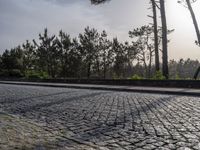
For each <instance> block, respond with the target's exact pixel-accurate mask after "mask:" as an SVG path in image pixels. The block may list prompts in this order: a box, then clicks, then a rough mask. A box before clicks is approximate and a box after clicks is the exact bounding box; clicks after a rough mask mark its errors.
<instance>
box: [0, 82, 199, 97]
mask: <svg viewBox="0 0 200 150" xmlns="http://www.w3.org/2000/svg"><path fill="white" fill-rule="evenodd" d="M0 84H11V85H27V86H43V87H57V88H73V89H90V90H106V91H119V92H138V93H152V94H170V95H186V96H200V89H196V90H195V89H189V88H188V89H186V88H159V87H157V88H155V87H134V86H112V85H110V86H109V85H85V84H60V83H39V82H35V83H34V82H10V81H0Z"/></svg>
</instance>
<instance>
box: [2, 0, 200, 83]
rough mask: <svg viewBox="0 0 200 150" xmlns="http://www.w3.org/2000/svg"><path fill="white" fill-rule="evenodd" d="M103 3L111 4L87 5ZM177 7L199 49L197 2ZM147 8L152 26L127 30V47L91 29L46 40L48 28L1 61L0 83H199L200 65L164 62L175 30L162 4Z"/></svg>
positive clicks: (161, 0)
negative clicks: (7, 79)
mask: <svg viewBox="0 0 200 150" xmlns="http://www.w3.org/2000/svg"><path fill="white" fill-rule="evenodd" d="M106 1H109V0H91V3H92V4H95V5H98V4H101V3H104V2H106ZM178 2H179V3H180V4H184V6H185V7H187V8H188V9H189V11H190V13H191V16H192V20H193V23H194V27H195V30H196V33H197V37H198V38H197V39H198V40H197V41H196V44H197V45H198V46H199V39H200V37H199V29H198V24H197V21H196V18H195V14H194V12H193V9H192V5H191V4H192V3H194V2H196V0H192V1H190V0H181V1H178ZM150 6H151V8H152V15H148V17H150V18H152V23H151V24H150V25H143V26H141V27H139V28H135V29H132V30H130V31H129V32H128V34H129V37H130V41H129V42H128V41H124V42H121V41H119V40H118V38H117V37H116V38H113V39H110V38H109V37H108V35H107V33H106V31H101V32H99V31H97V30H96V29H95V28H90V27H89V26H88V27H86V28H85V29H84V32H83V33H80V34H79V35H78V36H77V37H76V38H72V37H71V36H70V35H69V34H68V33H66V32H64V31H62V30H60V31H59V34H58V35H57V36H56V35H49V33H48V29H47V28H46V29H44V32H43V33H41V34H39V38H38V39H36V40H33V41H28V40H27V41H26V42H25V43H23V44H21V45H19V46H17V47H15V48H12V49H10V50H5V51H4V52H3V54H2V55H0V77H23V78H40V79H48V78H88V79H89V78H98V79H106V78H109V79H134V80H139V79H160V80H164V79H192V78H193V77H194V74H195V76H196V77H197V78H198V76H197V75H198V72H200V67H199V66H200V62H199V61H198V60H191V59H189V58H188V59H186V60H184V59H180V60H178V61H175V60H168V48H167V44H168V42H169V40H168V39H167V35H168V34H170V33H172V32H173V31H174V30H169V29H168V28H167V20H166V16H165V3H164V0H159V1H155V0H151V1H150ZM158 10H159V11H158ZM158 12H160V13H159V14H158ZM159 15H160V16H161V17H160V19H161V20H160V22H161V27H160V26H159V25H158V18H159V17H158V16H159ZM160 58H162V59H161V60H160ZM198 68H199V69H198ZM196 70H197V71H196ZM195 72H196V73H195ZM196 77H195V78H196Z"/></svg>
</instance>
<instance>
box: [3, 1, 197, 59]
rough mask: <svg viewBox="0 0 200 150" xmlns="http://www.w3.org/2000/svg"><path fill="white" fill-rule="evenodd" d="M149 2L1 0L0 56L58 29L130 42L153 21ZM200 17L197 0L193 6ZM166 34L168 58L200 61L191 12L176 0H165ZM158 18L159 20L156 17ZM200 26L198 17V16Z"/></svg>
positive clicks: (75, 35) (55, 32) (72, 33)
mask: <svg viewBox="0 0 200 150" xmlns="http://www.w3.org/2000/svg"><path fill="white" fill-rule="evenodd" d="M149 7H150V4H149V0H111V1H110V2H108V3H105V4H103V5H98V6H94V5H91V4H90V1H89V0H0V54H1V53H2V52H3V51H4V50H5V49H10V48H12V47H15V46H17V45H19V44H22V43H24V42H25V41H26V40H30V41H32V39H38V34H39V33H42V32H43V30H44V28H46V27H47V28H48V30H49V33H50V34H58V32H59V30H61V29H62V30H63V31H64V32H66V33H68V34H70V35H71V36H72V37H77V36H78V34H79V33H83V31H84V28H85V27H87V26H90V27H91V28H96V29H97V30H98V31H99V32H101V31H102V30H106V32H107V33H108V35H109V38H113V37H118V39H119V40H120V41H130V38H129V36H128V31H130V30H132V29H134V28H138V27H140V26H142V25H147V24H149V23H151V22H152V19H151V18H148V17H147V15H151V13H152V12H151V10H150V9H148V8H149ZM193 8H194V11H195V13H196V14H200V0H199V1H197V2H196V3H194V4H193ZM166 16H167V21H168V28H169V29H175V31H174V32H173V33H172V34H170V35H169V39H170V43H169V59H175V60H178V59H180V58H184V59H186V58H191V59H198V60H200V47H198V46H196V45H195V43H194V42H195V40H196V34H195V30H194V26H193V23H192V19H191V16H190V13H189V11H188V9H187V8H185V7H183V6H182V5H180V4H178V3H177V0H166ZM158 19H159V18H158ZM197 20H198V22H199V25H200V15H197Z"/></svg>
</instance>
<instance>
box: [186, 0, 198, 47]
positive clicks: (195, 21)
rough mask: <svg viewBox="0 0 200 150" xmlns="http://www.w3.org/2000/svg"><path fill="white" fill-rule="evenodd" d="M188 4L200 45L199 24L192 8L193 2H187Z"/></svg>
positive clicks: (187, 0) (188, 0)
mask: <svg viewBox="0 0 200 150" xmlns="http://www.w3.org/2000/svg"><path fill="white" fill-rule="evenodd" d="M186 3H187V6H188V9H189V11H190V13H191V16H192V20H193V23H194V27H195V30H196V34H197V40H198V44H200V32H199V27H198V23H197V20H196V17H195V14H194V11H193V9H192V6H191V2H190V0H186Z"/></svg>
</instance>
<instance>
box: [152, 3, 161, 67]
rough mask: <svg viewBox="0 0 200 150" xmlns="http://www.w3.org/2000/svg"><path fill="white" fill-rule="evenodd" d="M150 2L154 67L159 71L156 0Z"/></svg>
mask: <svg viewBox="0 0 200 150" xmlns="http://www.w3.org/2000/svg"><path fill="white" fill-rule="evenodd" d="M151 2H152V7H153V25H154V47H155V68H156V71H159V70H160V64H159V47H158V23H157V11H156V2H155V0H151Z"/></svg>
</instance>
